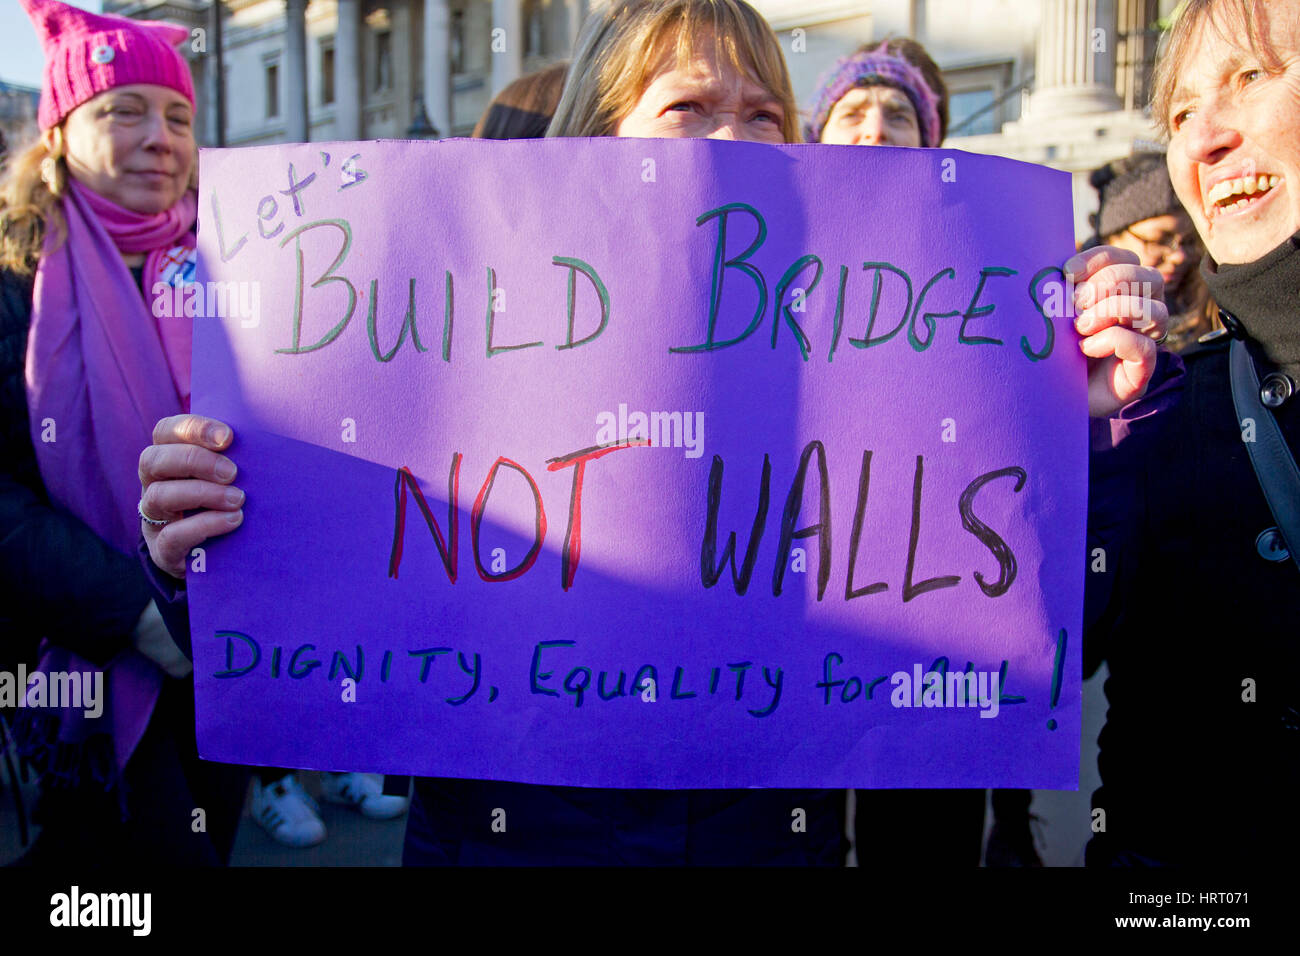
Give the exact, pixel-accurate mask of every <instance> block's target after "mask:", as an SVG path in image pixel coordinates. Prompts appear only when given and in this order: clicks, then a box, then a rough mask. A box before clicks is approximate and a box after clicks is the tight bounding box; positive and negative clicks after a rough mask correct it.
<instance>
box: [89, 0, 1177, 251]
mask: <svg viewBox="0 0 1300 956" xmlns="http://www.w3.org/2000/svg"><path fill="white" fill-rule="evenodd" d="M589 2H595V0H224V3H223V6H224V10H225V17H224V19H223V27H222V34H223V35H222V44H221V45H222V50H223V58H224V69H223V73H224V76H223V82H224V87H225V96H226V111H225V113H226V121H225V129H224V142H225V143H226V144H227V145H230V146H244V145H255V144H260V143H273V142H283V141H302V140H318V141H319V140H332V139H335V140H337V139H342V140H348V139H375V138H390V137H396V138H402V137H408V136H429V135H434V134H435V133H436V135H439V136H447V135H453V136H462V135H466V134H467V133H468V132H469V131H470V130H471V129H472V128H473V126H474V123H475V122H476V121H477V119H478V117H479V116H480V115H481V114H482V112H483V110H484V109H485V108H486V106H487V104H488V102H489V101H490V100H491V98H492V96H493V95H494V94H495V92H496V91H498V90H500V89H501V88H502V87H503V86H505V84H506V83H508V82H509V81H510V80H512V79H514V78H515V77H517V76H520V75H521V74H523V73H525V72H528V71H531V70H533V69H536V68H539V67H541V66H544V65H546V64H547V63H550V62H554V61H555V60H559V59H564V58H567V57H568V56H569V55H570V52H571V50H572V47H573V42H574V39H575V37H576V36H577V31H578V27H579V25H580V24H581V22H582V19H583V17H584V16H585V15H586V13H587V8H588V3H589ZM754 5H755V6H756V7H757V8H758V9H759V10H760V11H761V12H762V13H763V14H764V15H765V16H766V17H767V18H768V20H769V22H771V24H772V26H773V28H774V29H775V30H776V31H777V33H778V35H779V37H780V39H781V44H782V47H783V49H784V50H785V53H786V60H787V62H788V63H789V65H790V73H791V79H792V81H793V83H794V88H795V94H796V96H797V97H798V99H799V101H800V103H807V102H808V101H809V100H810V99H811V96H812V93H813V91H814V90H815V88H816V83H817V78H818V76H819V75H820V74H821V72H822V71H823V70H824V69H825V68H826V66H827V65H828V64H829V63H830V62H831V61H832V60H833V59H834V58H835V57H837V56H839V55H841V54H843V53H847V52H850V51H851V50H853V49H854V48H855V47H857V46H858V45H859V44H861V43H864V42H867V41H871V40H881V39H884V38H886V37H889V36H912V37H914V38H916V39H917V40H919V41H920V42H921V43H922V44H924V45H925V47H926V48H927V49H928V50H929V51H930V53H931V55H932V56H933V57H934V59H935V60H936V62H938V64H939V66H940V67H941V68H942V69H943V71H944V76H945V78H946V79H947V82H948V85H949V89H950V91H951V94H952V96H951V111H952V121H951V123H950V127H949V135H948V140H947V142H946V144H945V145H947V146H949V147H955V148H960V149H967V150H971V151H974V152H981V153H996V154H999V155H1004V156H1010V157H1013V158H1016V159H1023V160H1027V161H1030V162H1037V163H1045V164H1048V165H1052V166H1057V167H1059V168H1062V169H1066V170H1069V171H1071V172H1073V173H1075V174H1076V175H1075V184H1076V204H1075V205H1076V210H1077V216H1078V222H1077V223H1076V226H1077V229H1076V232H1078V233H1079V234H1080V235H1082V234H1083V232H1084V231H1085V228H1086V216H1087V213H1088V211H1089V210H1090V209H1091V207H1092V206H1093V205H1094V204H1095V198H1094V197H1093V196H1092V193H1091V190H1090V188H1089V187H1088V186H1087V183H1086V174H1087V172H1088V171H1089V170H1091V169H1093V168H1095V167H1097V166H1099V165H1101V164H1103V163H1105V162H1107V161H1109V160H1111V159H1115V158H1117V157H1119V156H1123V155H1126V154H1127V153H1129V152H1131V151H1132V150H1133V149H1134V148H1135V147H1141V146H1142V145H1144V144H1150V143H1152V142H1154V141H1155V139H1156V133H1155V129H1154V127H1153V125H1152V124H1151V122H1150V120H1149V118H1148V117H1147V115H1146V113H1145V111H1144V108H1143V107H1144V104H1145V103H1146V100H1147V98H1148V95H1149V87H1150V73H1151V64H1152V61H1153V59H1154V50H1155V40H1156V37H1157V35H1158V33H1157V30H1156V28H1155V25H1156V23H1157V21H1158V20H1159V19H1160V18H1161V17H1162V16H1167V15H1168V14H1169V13H1170V12H1171V11H1172V8H1173V7H1174V6H1175V5H1176V0H754ZM104 7H105V9H106V10H111V11H116V12H120V13H125V14H127V15H130V16H142V17H149V18H166V19H172V20H176V21H179V22H183V23H186V24H188V25H190V26H191V27H192V28H193V29H194V31H195V34H194V37H195V42H194V43H192V44H191V47H192V49H191V51H190V52H189V56H190V59H191V64H192V66H193V68H194V72H195V79H196V83H197V88H198V89H199V90H200V91H202V92H201V97H202V99H203V104H202V115H201V117H200V132H201V139H202V141H203V142H205V143H208V144H212V143H215V142H217V141H218V138H219V137H218V130H217V117H216V110H215V108H214V104H215V99H216V97H215V95H214V94H215V90H216V82H217V76H216V68H215V60H216V58H215V49H214V46H215V44H214V43H213V36H212V22H211V15H210V0H105V3H104Z"/></svg>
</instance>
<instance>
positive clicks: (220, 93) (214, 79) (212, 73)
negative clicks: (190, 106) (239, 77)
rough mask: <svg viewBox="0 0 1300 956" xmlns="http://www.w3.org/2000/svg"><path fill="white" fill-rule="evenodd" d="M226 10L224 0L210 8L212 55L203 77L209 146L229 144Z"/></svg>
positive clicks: (206, 61)
mask: <svg viewBox="0 0 1300 956" xmlns="http://www.w3.org/2000/svg"><path fill="white" fill-rule="evenodd" d="M223 14H224V10H223V9H222V5H221V0H212V3H211V5H210V6H209V7H208V56H206V57H205V58H204V62H203V70H204V73H203V80H204V89H205V91H206V97H207V103H206V104H205V106H206V109H207V114H208V119H207V127H208V137H207V144H206V145H208V146H225V145H226V77H225V52H224V43H223V42H222V39H221V28H222V20H223V19H224V16H223Z"/></svg>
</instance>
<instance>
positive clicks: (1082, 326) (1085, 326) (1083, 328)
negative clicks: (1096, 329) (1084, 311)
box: [1074, 319, 1093, 335]
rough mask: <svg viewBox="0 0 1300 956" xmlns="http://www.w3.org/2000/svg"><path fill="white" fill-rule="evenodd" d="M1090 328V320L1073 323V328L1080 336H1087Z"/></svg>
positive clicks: (1078, 320)
mask: <svg viewBox="0 0 1300 956" xmlns="http://www.w3.org/2000/svg"><path fill="white" fill-rule="evenodd" d="M1092 326H1093V322H1092V319H1077V320H1075V323H1074V327H1075V328H1076V329H1078V330H1079V334H1080V335H1087V334H1088V333H1089V332H1091V331H1092Z"/></svg>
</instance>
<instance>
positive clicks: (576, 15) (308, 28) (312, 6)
mask: <svg viewBox="0 0 1300 956" xmlns="http://www.w3.org/2000/svg"><path fill="white" fill-rule="evenodd" d="M222 6H223V8H224V11H225V16H224V18H223V21H222V37H221V39H222V56H223V61H224V62H223V73H224V77H223V79H224V84H225V98H226V110H225V113H226V122H225V131H224V132H225V135H224V141H225V143H226V145H228V146H252V145H257V144H262V143H276V142H286V141H289V142H298V141H304V140H313V141H324V140H352V139H381V138H404V137H407V136H417V135H418V136H429V135H431V132H433V131H436V133H437V135H439V136H448V135H453V136H464V135H467V134H468V133H469V132H470V130H472V129H473V127H474V124H475V123H476V122H477V121H478V118H479V116H480V115H482V113H483V111H484V110H485V109H486V108H487V105H488V103H489V102H490V101H491V99H492V97H493V95H494V94H495V93H496V92H497V91H499V90H500V89H501V88H502V87H504V86H505V85H506V84H507V83H509V82H510V81H511V80H512V79H515V78H516V77H518V76H521V75H523V74H524V73H526V72H530V71H531V70H535V69H539V68H540V67H542V66H545V65H547V64H549V63H552V62H554V61H556V60H559V59H563V58H565V57H567V56H568V55H569V51H570V50H571V49H572V46H573V41H574V39H575V37H576V36H577V30H578V26H579V24H580V23H581V22H582V19H583V17H585V16H586V12H587V0H523V2H520V0H223V4H222ZM104 9H105V11H111V12H115V13H121V14H124V15H127V16H135V17H146V18H149V19H168V20H174V21H176V22H180V23H184V24H186V25H188V26H190V27H191V28H192V29H193V30H195V31H198V33H197V35H196V36H195V40H196V42H195V43H193V44H191V46H192V47H193V48H194V49H192V50H191V51H190V52H189V54H188V55H189V57H190V63H191V66H192V68H193V70H194V75H195V81H196V88H197V89H198V90H200V91H202V94H203V95H202V99H203V100H204V103H203V106H202V112H203V115H202V116H201V118H200V119H201V122H200V133H201V139H202V141H203V142H204V143H206V144H212V143H215V142H217V141H218V134H217V122H216V110H215V108H214V107H215V103H214V101H215V95H214V94H215V81H216V68H215V46H214V42H213V41H214V36H213V28H212V23H211V10H210V0H104Z"/></svg>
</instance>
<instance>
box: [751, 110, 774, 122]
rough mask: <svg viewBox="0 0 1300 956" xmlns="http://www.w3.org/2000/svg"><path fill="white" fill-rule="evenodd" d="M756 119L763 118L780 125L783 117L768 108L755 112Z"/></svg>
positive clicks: (764, 120) (765, 120) (762, 119)
mask: <svg viewBox="0 0 1300 956" xmlns="http://www.w3.org/2000/svg"><path fill="white" fill-rule="evenodd" d="M754 119H756V120H761V121H763V122H765V123H775V124H776V125H778V126H780V125H781V118H780V117H779V116H777V115H776V114H775V113H772V112H769V111H768V110H759V111H758V112H757V113H755V114H754Z"/></svg>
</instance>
